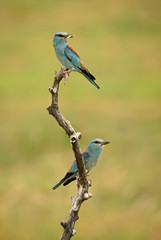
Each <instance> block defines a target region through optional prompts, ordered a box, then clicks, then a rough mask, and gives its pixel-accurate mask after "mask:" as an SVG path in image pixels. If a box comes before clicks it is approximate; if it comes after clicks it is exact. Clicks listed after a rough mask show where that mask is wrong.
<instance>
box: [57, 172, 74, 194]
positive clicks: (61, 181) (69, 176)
mask: <svg viewBox="0 0 161 240" xmlns="http://www.w3.org/2000/svg"><path fill="white" fill-rule="evenodd" d="M73 174H74V173H72V172H67V174H66V175H65V177H64V178H62V180H60V182H58V183H57V184H56V185H55V186H54V187H52V189H53V190H55V189H57V188H58V187H59V186H60V185H61V184H62V183H63V182H65V181H66V180H67V182H68V183H70V182H71V181H69V179H70V178H71V176H72V175H73ZM68 183H67V184H68ZM67 184H65V185H67ZM65 185H64V186H65Z"/></svg>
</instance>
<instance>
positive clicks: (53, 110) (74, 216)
mask: <svg viewBox="0 0 161 240" xmlns="http://www.w3.org/2000/svg"><path fill="white" fill-rule="evenodd" d="M69 72H70V71H69V70H68V69H66V68H61V70H60V71H59V72H58V73H57V72H55V75H54V83H53V86H52V87H49V91H50V92H51V94H52V103H51V106H49V107H48V108H47V110H48V111H49V114H50V115H52V116H53V117H54V118H55V119H56V121H57V122H58V124H59V125H60V126H61V127H62V128H63V129H64V130H65V132H66V133H67V135H68V136H69V139H70V142H71V144H72V149H73V151H74V155H75V159H76V162H77V167H78V176H77V187H78V192H77V195H76V197H72V204H71V209H70V212H69V216H68V218H67V219H66V220H65V221H62V222H61V225H62V226H63V228H64V232H63V235H62V236H61V240H68V239H71V237H72V236H73V235H75V234H76V230H75V229H74V225H75V222H76V221H77V220H78V218H79V217H78V212H79V209H80V207H81V204H82V202H83V201H84V200H87V199H88V198H91V197H92V194H90V193H89V192H88V188H89V187H90V186H91V182H90V181H88V180H87V177H86V170H85V166H84V161H83V158H82V152H81V149H80V145H79V140H80V139H81V137H82V134H81V133H80V132H78V133H76V132H75V130H74V128H73V127H72V125H71V123H70V121H68V120H67V119H65V118H64V116H63V115H62V114H61V112H60V111H59V106H58V91H59V84H60V81H61V80H62V79H63V78H64V79H65V83H66V82H67V80H68V78H69Z"/></svg>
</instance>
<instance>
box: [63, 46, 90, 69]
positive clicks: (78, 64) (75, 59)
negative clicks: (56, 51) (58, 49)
mask: <svg viewBox="0 0 161 240" xmlns="http://www.w3.org/2000/svg"><path fill="white" fill-rule="evenodd" d="M64 52H65V55H66V57H67V58H68V60H69V61H71V62H72V64H73V65H74V67H75V68H76V69H77V70H78V71H79V70H83V69H86V67H85V65H84V63H83V62H82V60H81V58H80V56H79V54H78V53H77V52H76V50H75V49H74V48H72V47H71V46H69V45H67V47H66V48H65V51H64Z"/></svg>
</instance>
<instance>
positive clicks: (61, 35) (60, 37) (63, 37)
mask: <svg viewBox="0 0 161 240" xmlns="http://www.w3.org/2000/svg"><path fill="white" fill-rule="evenodd" d="M72 37H74V35H73V34H70V33H66V32H58V33H55V35H54V39H53V45H56V44H59V43H62V42H66V41H67V39H68V38H72Z"/></svg>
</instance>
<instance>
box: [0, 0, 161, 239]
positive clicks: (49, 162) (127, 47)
mask: <svg viewBox="0 0 161 240" xmlns="http://www.w3.org/2000/svg"><path fill="white" fill-rule="evenodd" d="M160 9H161V3H160V1H159V0H153V1H152V0H151V1H147V0H136V1H130V0H122V1H115V0H114V1H112V0H110V1H107V0H104V1H98V0H91V1H90V0H81V1H76V0H75V1H74V0H73V1H62V0H58V1H56V0H55V1H54V0H46V1H42V0H39V1H33V0H23V1H21V0H13V1H11V0H2V1H1V3H0V24H1V30H0V31H1V34H0V56H1V58H0V68H1V71H0V74H1V77H0V148H1V149H0V239H3V240H37V239H39V240H44V239H48V240H51V239H52V240H53V239H60V236H61V234H62V230H63V229H62V227H61V226H60V222H61V221H62V220H65V219H66V218H67V216H68V212H69V209H70V204H71V199H70V197H71V196H74V195H75V194H76V192H77V189H76V184H75V183H74V182H73V183H71V184H70V185H68V187H60V188H58V189H57V190H56V191H52V189H51V188H52V186H53V185H54V184H56V183H57V182H58V181H59V180H60V179H61V178H62V177H63V176H64V174H65V173H66V171H67V170H68V169H69V167H70V165H71V163H72V162H73V161H74V155H73V152H72V150H71V145H70V143H69V139H68V137H67V135H66V134H65V133H64V131H63V129H61V128H60V127H59V126H58V125H57V123H56V121H55V120H54V118H52V117H51V116H50V115H49V114H48V112H47V111H46V108H47V107H48V106H49V105H50V103H51V94H50V93H49V92H48V87H49V86H51V85H52V83H53V76H54V72H55V71H59V70H60V67H61V64H60V63H59V61H58V60H57V58H56V56H55V52H54V49H53V47H52V40H53V35H54V33H56V32H58V31H66V32H68V33H73V34H75V38H72V39H70V40H69V43H70V45H72V46H73V47H74V48H75V49H76V50H77V51H78V52H79V54H80V55H81V56H82V59H83V61H84V63H85V64H86V65H87V67H88V68H89V70H90V72H91V73H92V74H93V75H94V76H95V77H96V79H97V84H98V85H99V86H100V87H101V88H100V90H98V89H96V88H95V87H94V86H93V85H92V84H90V83H89V82H88V80H86V79H85V78H84V77H83V76H81V75H80V74H78V73H71V75H70V79H69V81H68V83H67V84H66V85H64V83H63V82H62V83H61V87H60V101H59V103H60V110H61V111H62V113H63V114H64V116H65V117H66V118H67V119H69V120H70V121H71V123H72V125H73V127H74V128H75V130H76V131H81V132H82V134H83V138H82V140H81V142H80V144H81V149H82V150H83V151H84V150H85V148H86V147H87V145H88V143H89V142H90V141H91V140H92V139H94V138H95V137H99V138H102V139H104V140H108V141H110V142H111V144H110V145H107V146H106V147H105V148H104V151H103V152H102V155H101V157H100V159H99V162H98V165H97V167H96V168H94V169H93V170H92V172H91V173H90V174H89V178H90V179H91V180H92V183H93V185H92V188H91V189H90V192H91V193H93V195H94V196H93V198H92V199H90V200H88V201H87V202H85V203H84V204H83V205H82V207H81V211H80V214H79V216H80V219H79V221H78V222H77V223H76V226H75V228H76V230H77V235H76V236H75V238H73V239H79V240H121V239H122V240H152V239H155V240H160V239H161V14H160Z"/></svg>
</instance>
